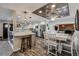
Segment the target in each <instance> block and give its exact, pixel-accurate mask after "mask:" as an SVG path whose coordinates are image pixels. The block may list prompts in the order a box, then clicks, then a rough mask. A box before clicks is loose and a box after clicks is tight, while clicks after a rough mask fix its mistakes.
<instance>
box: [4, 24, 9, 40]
mask: <svg viewBox="0 0 79 59" xmlns="http://www.w3.org/2000/svg"><path fill="white" fill-rule="evenodd" d="M3 39H6V40H7V39H8V23H3Z"/></svg>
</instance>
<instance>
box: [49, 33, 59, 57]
mask: <svg viewBox="0 0 79 59" xmlns="http://www.w3.org/2000/svg"><path fill="white" fill-rule="evenodd" d="M48 37H49V39H48V54H53V55H55V56H57V40H56V34H49V35H48ZM50 50H52V51H53V52H52V51H50Z"/></svg>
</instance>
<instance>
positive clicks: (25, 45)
mask: <svg viewBox="0 0 79 59" xmlns="http://www.w3.org/2000/svg"><path fill="white" fill-rule="evenodd" d="M31 41H32V40H31V35H28V36H25V37H24V38H22V43H21V52H24V51H25V50H26V49H27V48H29V49H31V47H32V42H31Z"/></svg>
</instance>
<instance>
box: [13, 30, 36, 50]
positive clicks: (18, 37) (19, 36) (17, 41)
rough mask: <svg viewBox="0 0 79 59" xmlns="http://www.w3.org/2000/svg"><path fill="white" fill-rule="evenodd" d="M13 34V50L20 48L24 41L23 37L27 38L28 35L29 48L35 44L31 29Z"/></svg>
mask: <svg viewBox="0 0 79 59" xmlns="http://www.w3.org/2000/svg"><path fill="white" fill-rule="evenodd" d="M13 36H14V38H13V50H14V51H18V50H21V47H22V46H23V45H22V43H23V42H24V41H23V40H24V39H26V40H27V37H28V36H29V37H30V48H31V47H34V46H35V41H36V39H35V33H33V32H31V31H20V32H14V35H13ZM26 43H27V42H26ZM27 44H28V43H27Z"/></svg>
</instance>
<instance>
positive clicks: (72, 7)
mask: <svg viewBox="0 0 79 59" xmlns="http://www.w3.org/2000/svg"><path fill="white" fill-rule="evenodd" d="M77 9H79V3H69V11H70V16H72V17H73V16H75V14H76V10H77Z"/></svg>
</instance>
